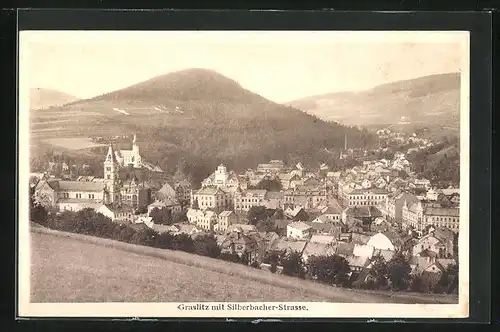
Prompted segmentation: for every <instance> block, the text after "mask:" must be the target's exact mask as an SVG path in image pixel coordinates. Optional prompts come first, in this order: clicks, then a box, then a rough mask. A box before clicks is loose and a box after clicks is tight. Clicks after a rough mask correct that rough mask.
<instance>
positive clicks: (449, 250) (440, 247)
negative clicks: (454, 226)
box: [412, 229, 454, 258]
mask: <svg viewBox="0 0 500 332" xmlns="http://www.w3.org/2000/svg"><path fill="white" fill-rule="evenodd" d="M453 239H454V235H453V232H452V231H450V230H448V229H437V230H434V229H431V230H430V231H429V233H428V234H427V235H425V236H423V237H422V238H420V239H419V240H418V242H417V243H416V244H415V245H414V246H413V248H412V254H413V256H422V255H423V256H426V254H427V256H429V255H428V254H429V251H430V252H432V253H434V254H435V255H431V256H435V257H437V258H451V257H453V254H454V244H453Z"/></svg>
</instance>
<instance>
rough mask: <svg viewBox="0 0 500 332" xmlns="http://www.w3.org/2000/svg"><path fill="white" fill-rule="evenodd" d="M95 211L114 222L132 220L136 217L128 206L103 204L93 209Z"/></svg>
mask: <svg viewBox="0 0 500 332" xmlns="http://www.w3.org/2000/svg"><path fill="white" fill-rule="evenodd" d="M95 210H96V212H98V213H101V214H103V215H104V216H106V217H108V218H109V219H111V220H112V221H114V222H122V221H128V222H133V221H134V219H135V218H136V215H135V214H134V211H132V210H131V209H129V208H121V207H117V206H113V205H104V204H102V205H101V206H100V207H98V208H97V209H95Z"/></svg>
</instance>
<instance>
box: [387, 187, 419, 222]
mask: <svg viewBox="0 0 500 332" xmlns="http://www.w3.org/2000/svg"><path fill="white" fill-rule="evenodd" d="M405 201H406V202H407V204H409V203H418V201H419V199H418V198H417V196H415V195H413V194H411V193H409V192H400V193H397V194H396V195H391V197H389V198H388V199H387V204H386V211H387V217H388V218H389V219H391V220H394V221H396V222H401V221H402V220H403V205H404V203H405Z"/></svg>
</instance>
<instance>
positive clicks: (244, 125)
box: [30, 69, 375, 182]
mask: <svg viewBox="0 0 500 332" xmlns="http://www.w3.org/2000/svg"><path fill="white" fill-rule="evenodd" d="M30 118H31V134H32V136H31V137H33V138H35V139H34V141H36V142H38V143H39V142H43V141H44V139H47V138H71V137H89V136H112V135H127V134H128V135H130V134H132V133H137V140H138V144H139V145H140V147H141V154H143V155H144V157H145V158H146V160H148V161H150V162H152V163H158V164H159V165H160V166H161V167H162V169H164V170H167V171H168V172H174V171H175V169H176V168H177V166H178V165H182V168H183V170H184V171H185V172H187V173H189V174H191V175H193V174H196V175H193V176H195V178H196V180H195V182H198V181H201V179H202V177H204V176H207V175H208V174H209V173H210V172H211V171H213V169H214V167H215V166H217V165H218V164H220V163H225V164H226V165H227V166H228V168H230V169H235V170H238V171H244V170H245V169H246V168H248V167H254V166H255V165H256V164H257V163H260V162H267V161H269V160H270V159H282V160H284V161H285V162H287V163H289V164H293V163H296V162H298V161H302V162H303V163H305V164H310V165H319V163H321V162H328V163H333V162H335V160H336V159H337V156H336V155H335V154H334V153H332V151H337V152H338V149H339V148H340V147H342V146H343V144H344V135H346V136H347V138H348V141H349V145H350V146H351V147H353V146H360V147H361V146H368V145H369V144H374V142H375V140H374V139H373V137H372V136H371V135H370V134H369V133H367V132H366V131H360V130H358V129H356V128H350V127H345V126H342V125H339V124H336V123H327V122H325V121H322V120H320V119H318V118H317V117H315V116H312V115H309V114H306V113H304V112H302V111H300V110H298V109H295V108H292V107H287V106H283V105H280V104H277V103H274V102H272V101H269V100H267V99H265V98H263V97H261V96H259V95H257V94H255V93H253V92H251V91H248V90H246V89H244V88H243V87H241V86H240V85H239V84H238V83H237V82H235V81H234V80H231V79H229V78H227V77H225V76H223V75H221V74H219V73H216V72H214V71H211V70H207V69H187V70H183V71H179V72H174V73H169V74H166V75H162V76H158V77H154V78H152V79H150V80H147V81H144V82H141V83H138V84H135V85H133V86H130V87H127V88H125V89H122V90H118V91H114V92H111V93H107V94H104V95H101V96H98V97H95V98H92V99H87V100H80V101H77V102H74V103H70V104H67V105H64V106H62V107H59V108H54V109H51V110H47V111H44V112H43V113H33V114H32V116H31V117H30ZM99 160H100V159H99ZM179 167H180V166H179Z"/></svg>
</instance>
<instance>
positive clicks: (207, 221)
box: [186, 209, 217, 231]
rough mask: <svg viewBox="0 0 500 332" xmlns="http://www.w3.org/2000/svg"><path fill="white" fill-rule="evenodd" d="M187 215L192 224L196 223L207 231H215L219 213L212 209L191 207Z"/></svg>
mask: <svg viewBox="0 0 500 332" xmlns="http://www.w3.org/2000/svg"><path fill="white" fill-rule="evenodd" d="M186 216H187V218H188V221H189V223H190V224H194V225H196V226H197V227H199V228H200V229H203V230H205V231H213V230H214V226H215V224H216V223H217V214H216V213H215V212H214V211H210V210H197V209H189V210H188V211H187V213H186Z"/></svg>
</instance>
